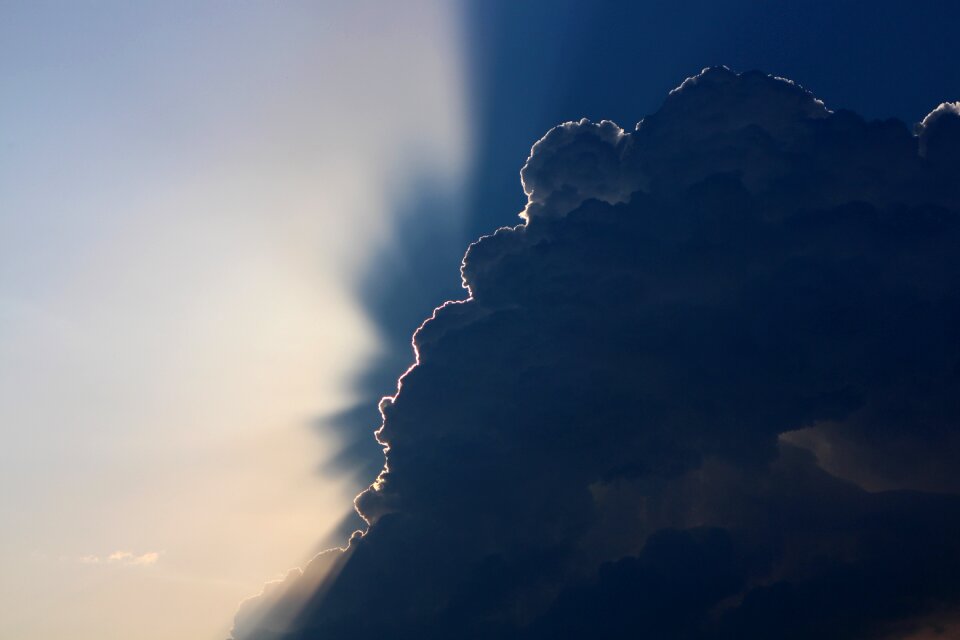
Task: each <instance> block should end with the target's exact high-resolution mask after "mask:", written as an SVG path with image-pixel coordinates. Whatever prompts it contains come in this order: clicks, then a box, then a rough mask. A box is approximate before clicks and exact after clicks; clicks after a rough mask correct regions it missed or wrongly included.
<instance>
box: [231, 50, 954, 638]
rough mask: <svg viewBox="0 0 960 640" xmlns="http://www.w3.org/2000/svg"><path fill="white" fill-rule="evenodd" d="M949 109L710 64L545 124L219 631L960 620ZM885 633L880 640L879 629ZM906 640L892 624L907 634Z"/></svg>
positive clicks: (673, 629) (844, 625)
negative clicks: (297, 540)
mask: <svg viewBox="0 0 960 640" xmlns="http://www.w3.org/2000/svg"><path fill="white" fill-rule="evenodd" d="M958 123H960V114H958V113H957V111H956V109H954V108H952V107H949V106H946V107H943V106H942V107H940V108H939V109H938V110H937V111H936V112H934V114H932V115H931V116H930V117H928V118H927V119H926V120H925V121H924V123H922V124H921V125H920V126H919V128H918V130H917V133H916V134H914V132H911V131H910V130H909V129H908V128H907V126H906V125H904V124H903V123H902V122H899V121H895V120H890V121H884V122H866V121H864V120H863V119H861V118H860V117H859V116H857V115H856V114H853V113H850V112H847V111H831V110H829V109H828V108H827V107H826V106H825V105H824V103H823V102H821V101H820V100H818V99H816V98H815V97H814V96H812V95H811V94H810V93H808V92H807V91H805V90H804V89H803V88H802V87H800V86H799V85H796V84H794V83H792V82H790V81H787V80H783V79H780V78H775V77H771V76H767V75H765V74H762V73H757V72H752V73H744V74H736V73H734V72H731V71H730V70H728V69H725V68H711V69H706V70H704V71H703V72H702V73H700V74H699V75H697V76H696V77H694V78H691V79H688V80H687V81H685V82H684V83H683V84H682V85H681V86H680V87H678V88H677V89H676V90H674V91H673V92H671V94H670V95H669V96H668V97H667V99H666V101H665V103H664V105H663V107H662V108H661V109H660V110H659V111H658V112H656V113H654V114H652V115H650V116H648V117H646V118H644V119H643V121H642V122H641V123H640V124H639V125H637V127H636V129H635V130H633V131H629V132H628V131H625V130H623V129H621V128H620V127H618V126H617V125H615V124H614V123H611V122H601V123H599V124H593V123H590V122H588V121H585V120H581V121H579V122H572V123H567V124H564V125H561V126H559V127H557V128H555V129H554V130H552V131H551V132H549V133H548V134H547V135H546V136H545V137H544V138H543V139H542V140H540V141H539V142H538V143H537V144H536V145H534V147H533V149H532V152H531V156H530V158H529V160H528V161H527V164H526V166H525V167H524V169H523V173H522V176H523V184H524V189H525V191H526V192H527V194H528V198H529V203H528V205H527V207H526V209H525V211H524V212H523V215H524V218H525V223H524V224H522V225H520V226H517V227H513V228H504V229H500V230H499V231H497V232H496V233H494V234H493V235H490V236H487V237H484V238H482V239H480V240H479V241H478V242H476V243H474V244H473V245H472V246H471V247H470V249H469V251H468V252H467V255H466V257H465V259H464V263H463V268H462V272H463V278H464V282H465V284H466V285H467V286H468V287H469V292H470V297H469V298H468V299H467V300H465V301H463V302H459V303H448V304H446V305H444V306H442V307H440V308H438V309H437V311H436V312H435V313H434V315H433V317H432V318H431V319H429V320H428V321H427V322H425V323H424V324H423V326H421V327H420V329H419V330H418V331H417V333H416V335H415V337H414V345H415V349H416V354H417V362H416V365H415V366H414V367H413V368H411V369H410V370H409V371H408V372H407V373H406V374H405V375H404V377H403V378H402V380H401V384H400V388H399V390H398V393H397V394H396V395H395V396H394V397H391V398H388V399H385V401H384V402H383V403H382V405H381V410H382V413H383V425H382V427H381V429H380V431H379V432H378V437H379V439H380V441H381V442H382V443H383V444H384V445H385V446H386V447H387V457H388V466H387V467H386V468H385V470H384V472H383V473H382V474H381V476H380V477H379V478H378V480H377V482H376V483H374V484H373V485H372V486H371V487H370V488H369V489H368V490H367V491H365V492H364V493H363V494H361V496H359V497H358V499H357V508H358V510H359V512H360V513H361V514H362V515H364V517H365V518H366V519H367V521H368V522H369V523H370V527H369V529H368V531H367V532H366V533H365V534H362V535H361V534H357V535H355V536H354V538H353V539H352V540H351V541H350V544H349V545H348V547H347V548H346V549H345V550H334V551H331V552H327V553H325V554H321V556H319V557H318V558H316V559H315V560H314V561H313V562H312V563H311V564H310V565H308V566H307V567H306V568H305V569H304V571H303V572H293V573H291V574H290V575H289V576H288V577H287V578H286V579H285V580H283V581H280V582H278V583H277V584H274V585H271V586H270V587H269V588H268V589H265V590H264V593H263V594H261V595H260V596H259V597H257V598H253V599H251V600H248V601H247V602H245V603H244V605H243V606H242V607H241V610H240V612H239V613H238V616H237V619H236V623H235V627H234V630H233V638H235V640H254V639H255V640H267V639H271V640H277V639H284V640H293V639H294V638H297V639H302V638H353V639H356V638H361V639H365V638H382V637H393V638H420V639H423V638H451V637H457V638H493V637H497V638H593V637H616V636H619V635H629V636H636V637H657V638H685V639H695V640H708V639H710V640H720V639H726V638H737V639H740V640H743V639H748V638H771V637H776V638H784V639H788V638H797V639H801V638H804V639H806V638H812V637H816V638H836V639H838V640H839V639H841V638H842V639H844V640H851V639H858V638H879V637H883V638H887V637H924V634H925V633H927V626H929V624H932V623H931V622H930V621H931V620H943V619H955V617H956V614H957V611H960V578H958V576H960V496H958V495H957V494H958V492H960V470H958V468H957V467H956V465H955V464H953V462H954V461H955V460H956V459H957V456H958V455H960V438H958V437H957V434H958V433H960V430H958V425H960V252H957V250H956V248H957V247H958V246H960V168H958V164H957V163H956V162H953V159H954V158H956V149H957V147H956V141H957V138H956V131H957V124H958ZM891 634H894V635H891ZM896 634H899V635H898V636H897V635H896Z"/></svg>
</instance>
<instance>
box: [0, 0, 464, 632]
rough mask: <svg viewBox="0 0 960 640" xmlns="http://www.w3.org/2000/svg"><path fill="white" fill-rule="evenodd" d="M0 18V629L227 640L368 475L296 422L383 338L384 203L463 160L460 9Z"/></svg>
mask: <svg viewBox="0 0 960 640" xmlns="http://www.w3.org/2000/svg"><path fill="white" fill-rule="evenodd" d="M4 12H5V13H6V14H7V15H5V20H4V21H3V24H0V69H2V71H3V77H4V78H5V85H6V86H5V89H4V95H3V97H2V98H0V116H2V118H3V122H4V123H5V131H4V133H3V134H2V138H0V143H2V146H3V149H4V152H3V154H0V429H2V430H3V436H4V439H5V442H6V443H7V444H6V446H5V447H4V448H3V451H2V453H0V482H2V483H3V486H4V487H5V489H4V492H3V493H2V494H0V518H2V520H0V522H2V528H0V560H2V562H3V566H4V572H3V575H2V577H0V601H2V602H3V603H4V604H3V613H2V616H0V637H2V638H17V639H18V640H54V639H57V640H59V639H60V638H71V640H94V639H96V640H111V639H118V640H120V639H122V640H129V639H131V638H136V639H137V640H161V639H163V640H168V639H169V638H181V639H183V640H222V638H224V637H226V633H227V630H228V629H229V627H230V624H231V622H232V620H231V618H232V615H233V612H234V610H235V607H236V605H237V603H238V602H239V601H240V600H241V599H242V598H244V597H246V596H249V595H252V594H254V593H256V592H258V591H259V590H260V588H261V586H262V584H263V582H265V581H267V580H269V579H271V578H276V577H278V576H281V575H283V574H284V573H285V572H286V570H287V569H289V568H290V567H291V566H293V565H296V564H299V563H302V562H303V561H305V560H306V559H307V558H308V557H310V556H311V555H313V554H314V553H315V552H316V551H317V545H318V544H320V543H321V542H322V541H323V540H322V539H323V537H324V535H325V534H327V533H329V532H330V531H331V530H332V529H333V527H334V526H335V525H336V524H337V522H338V521H339V520H340V519H341V518H342V517H343V516H344V515H345V514H346V512H347V511H348V510H349V509H351V508H352V498H353V496H354V494H355V493H356V492H357V491H358V490H359V488H360V487H361V486H362V485H365V484H367V483H368V482H369V481H371V480H372V478H357V477H351V476H349V475H347V476H344V477H330V476H321V475H320V474H318V473H317V471H316V469H317V468H318V467H319V465H320V464H321V463H323V462H324V461H325V460H329V459H330V458H331V457H333V456H335V455H336V454H337V452H338V448H339V447H340V443H338V442H337V441H336V440H335V438H334V436H333V435H332V434H330V433H326V434H321V433H320V432H318V430H316V429H314V428H313V427H311V423H312V422H313V421H314V420H315V419H316V418H317V417H320V416H323V415H326V414H330V413H332V412H335V411H337V410H338V409H341V408H344V407H346V406H349V404H350V403H351V402H352V401H353V400H354V399H355V398H354V396H353V393H352V391H351V389H350V388H349V380H350V376H351V374H352V373H354V372H356V371H357V370H358V369H359V368H360V367H362V366H363V365H364V364H365V363H366V361H367V359H368V358H369V357H371V356H372V355H373V354H374V353H375V352H376V350H377V348H378V340H377V336H376V334H375V329H374V328H373V327H372V326H370V324H369V322H368V321H367V319H366V318H365V317H364V315H363V313H362V311H361V310H360V309H359V308H358V306H357V304H356V302H355V300H354V298H353V295H352V292H351V291H350V289H349V284H350V283H352V282H353V281H354V278H355V277H356V274H357V270H358V269H360V268H362V267H363V266H364V265H365V264H366V261H367V260H368V259H369V258H370V256H371V255H372V253H373V252H374V251H376V250H377V249H378V248H379V247H380V246H382V245H383V243H385V242H386V241H387V239H388V234H389V232H390V227H389V218H390V215H391V203H392V202H393V201H394V200H395V199H396V198H397V197H398V196H400V195H403V194H402V193H401V190H402V189H403V185H405V184H406V183H408V182H409V181H410V180H411V179H412V178H415V177H417V176H416V174H417V173H423V174H429V175H432V176H434V178H435V179H436V180H437V181H439V182H440V183H441V184H443V183H447V184H450V185H454V184H456V181H457V180H458V179H459V177H460V172H461V171H462V169H463V163H464V157H463V154H464V149H465V148H466V140H465V139H464V135H465V134H464V131H466V128H467V127H466V126H465V120H466V114H465V105H464V103H463V91H462V90H461V87H460V85H459V82H460V80H459V78H460V76H461V74H462V69H461V57H460V56H461V54H460V51H459V50H458V47H457V45H456V41H457V33H456V22H457V16H455V15H453V12H452V6H451V5H450V3H445V2H441V1H440V0H437V1H435V2H434V1H423V2H417V3H415V4H413V5H406V4H404V5H402V6H400V5H397V6H396V7H393V6H392V5H389V4H384V3H376V6H374V4H373V3H364V2H360V3H353V2H351V3H347V2H334V3H323V5H322V6H319V7H318V6H314V3H282V4H276V3H270V4H256V5H242V6H241V5H231V6H230V7H229V8H228V7H226V6H222V5H209V6H207V7H205V8H198V7H195V6H191V5H189V4H186V5H181V6H175V5H171V4H167V3H158V4H157V5H156V6H154V7H151V8H144V7H142V6H135V5H131V4H128V3H116V4H113V5H111V4H109V3H106V4H97V5H96V6H95V7H92V8H91V7H80V6H76V5H72V4H69V3H64V4H63V5H61V6H59V7H58V8H57V10H56V11H54V10H52V9H50V8H49V7H46V8H44V7H40V6H38V5H34V4H32V3H23V4H22V5H18V6H16V7H13V8H10V7H7V8H5V9H4ZM451 188H453V187H451ZM375 427H376V425H371V432H372V430H373V429H374V428H375ZM371 437H372V435H371Z"/></svg>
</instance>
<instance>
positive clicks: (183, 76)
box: [0, 0, 960, 640]
mask: <svg viewBox="0 0 960 640" xmlns="http://www.w3.org/2000/svg"><path fill="white" fill-rule="evenodd" d="M957 13H958V9H957V8H956V6H955V5H954V4H953V3H950V2H945V1H936V2H929V3H925V4H924V5H923V6H922V7H907V6H905V5H904V4H903V3H900V2H877V3H871V7H870V10H869V11H865V10H864V5H863V3H859V2H845V1H841V2H837V1H834V2H819V1H811V2H806V3H789V4H785V3H766V2H756V1H746V0H741V1H733V2H673V3H659V2H633V3H622V2H613V1H611V0H603V1H601V2H596V3H589V5H587V4H584V3H582V2H574V1H573V0H560V1H559V2H549V3H548V2H539V1H535V2H526V3H515V2H507V1H499V0H493V1H487V2H480V1H477V2H462V3H461V2H453V1H443V0H436V1H432V0H418V1H417V2H413V3H403V5H402V6H400V5H399V3H388V2H375V1H372V0H367V1H363V2H349V3H348V2H322V3H311V2H284V3H256V2H243V3H233V4H230V5H229V6H227V5H224V4H221V3H199V4H198V3H180V2H173V3H152V4H151V3H136V4H133V3H120V2H118V3H111V2H83V3H63V2H59V3H58V2H39V3H33V2H30V3H28V2H3V3H0V79H2V89H0V122H2V123H3V128H2V133H0V435H2V437H3V438H4V442H5V446H4V447H3V448H2V453H0V456H2V464H0V482H2V485H3V486H4V487H5V489H4V490H3V492H2V493H0V523H2V525H3V526H2V527H0V558H2V560H3V564H4V567H5V572H4V575H3V577H2V578H0V603H2V605H0V636H2V637H8V636H9V637H17V638H24V639H25V640H33V639H37V640H44V639H47V638H61V637H67V636H69V637H71V638H77V639H78V640H85V639H86V638H98V639H104V638H131V637H136V638H144V639H145V640H151V639H152V638H170V637H178V638H196V639H197V640H206V639H208V638H220V639H222V638H223V637H225V636H226V634H227V633H228V630H229V629H230V627H231V624H232V617H233V613H234V611H235V610H236V607H237V604H238V602H240V600H241V599H243V598H244V597H247V596H250V595H252V594H255V593H256V592H257V591H259V590H260V587H261V585H262V584H263V583H264V582H265V581H267V580H269V579H272V578H276V577H280V576H283V575H284V574H285V573H286V571H287V569H289V568H290V567H292V566H295V565H303V564H304V563H305V562H306V561H307V560H308V559H309V558H310V557H311V556H313V555H314V554H315V553H316V552H317V551H318V550H320V549H322V548H325V547H327V546H331V545H332V544H341V543H342V542H343V540H344V539H345V538H344V536H345V532H346V531H349V530H350V529H352V528H355V527H356V526H360V525H362V524H363V523H362V521H360V520H359V519H358V518H357V517H356V516H353V515H351V513H352V499H353V496H354V495H356V494H357V493H358V492H359V491H360V490H361V489H363V487H365V486H366V485H367V484H368V483H369V482H370V481H371V480H372V479H373V478H374V477H375V476H376V473H377V471H378V470H379V468H380V467H381V466H382V462H383V457H382V453H381V451H380V447H379V446H378V445H377V443H376V442H375V441H374V440H373V439H372V437H371V435H370V434H371V432H372V431H373V429H375V428H376V427H377V426H378V424H379V422H380V416H379V415H378V413H377V402H378V400H379V398H380V397H381V396H383V395H385V394H389V393H392V392H393V390H394V388H395V383H396V379H397V376H398V375H399V374H400V373H402V372H403V371H404V370H405V369H406V368H407V366H408V365H409V364H410V363H411V361H412V357H413V354H412V353H411V349H410V335H411V333H412V332H413V330H414V329H415V328H416V327H417V326H419V325H420V323H421V322H422V321H423V319H424V318H426V317H427V316H428V315H429V314H430V312H431V310H432V309H433V308H434V307H435V306H437V305H438V304H440V303H442V302H443V301H444V300H447V299H455V298H462V297H463V296H464V295H465V294H464V292H463V291H462V289H461V288H460V278H459V273H458V266H459V263H460V260H461V258H462V256H463V252H464V250H465V248H466V246H467V244H468V243H469V242H471V241H472V240H474V239H476V238H477V237H478V236H480V235H481V234H485V233H490V232H492V231H493V230H494V229H496V228H497V227H499V226H501V225H505V224H516V223H517V222H519V219H518V218H517V214H518V213H519V212H520V210H521V209H523V208H524V206H526V204H527V196H526V194H525V193H524V191H523V189H522V187H521V184H520V180H519V171H520V168H521V167H522V166H523V165H524V163H525V161H526V160H527V157H528V155H529V154H530V147H531V145H532V144H533V143H534V142H535V141H536V140H538V139H540V138H541V137H542V136H543V135H544V133H546V131H547V130H548V129H550V128H551V127H552V126H554V125H556V124H558V123H560V122H564V121H568V120H575V119H579V118H580V117H582V116H586V117H589V118H591V119H594V120H598V121H599V120H600V119H603V118H610V119H613V120H614V121H616V122H617V123H618V124H619V125H620V126H622V127H624V128H625V129H627V130H630V129H631V128H632V127H633V125H634V124H636V122H638V121H639V120H641V119H642V118H644V117H645V116H646V115H647V114H650V113H653V112H655V111H656V110H657V109H658V108H659V107H660V105H661V103H662V102H663V99H664V97H665V96H666V95H667V92H668V91H670V90H671V89H673V88H674V87H676V86H677V85H678V84H679V83H680V82H681V81H682V80H683V79H684V78H686V77H688V76H691V75H693V74H696V73H697V72H698V71H700V69H702V68H703V67H706V66H710V65H718V64H725V65H728V66H730V67H731V68H733V69H734V70H737V71H746V70H750V69H762V70H764V71H766V72H769V73H772V74H775V75H779V76H785V77H789V78H791V79H793V80H796V81H797V82H799V83H801V84H802V85H803V86H804V87H806V88H808V89H810V90H812V91H813V92H814V93H815V94H816V95H817V96H819V97H820V98H822V99H824V100H825V101H826V103H827V105H828V106H829V107H830V108H831V109H843V108H846V109H852V110H854V111H856V112H857V113H860V114H861V115H863V116H865V117H867V118H881V119H885V118H890V117H897V118H900V119H902V120H904V121H905V122H906V123H908V124H912V123H914V122H917V121H919V120H920V119H921V118H922V117H923V116H924V115H925V114H926V113H928V112H929V111H930V110H931V109H932V108H933V107H935V106H936V105H937V104H939V103H940V102H942V101H945V100H956V99H958V98H960V95H957V94H956V91H957V87H958V86H960V66H958V65H957V64H956V61H955V55H954V52H953V51H952V48H953V47H952V41H953V37H954V34H953V30H954V27H953V26H952V25H954V24H956V20H957V19H958V18H960V16H958V15H957ZM818 442H819V441H818ZM811 446H812V445H811ZM837 464H839V462H838V463H837Z"/></svg>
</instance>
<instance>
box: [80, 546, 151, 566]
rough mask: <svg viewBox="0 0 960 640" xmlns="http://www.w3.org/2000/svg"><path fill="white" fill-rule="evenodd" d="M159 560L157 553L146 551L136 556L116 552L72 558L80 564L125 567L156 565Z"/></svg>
mask: <svg viewBox="0 0 960 640" xmlns="http://www.w3.org/2000/svg"><path fill="white" fill-rule="evenodd" d="M159 559H160V552H159V551H147V552H146V553H142V554H139V555H138V554H136V553H134V552H132V551H124V550H117V551H114V552H113V553H110V554H108V555H105V556H97V555H93V554H88V555H85V556H80V557H77V558H74V560H75V561H76V562H79V563H80V564H104V565H116V566H127V567H147V566H151V565H154V564H156V563H157V561H158V560H159Z"/></svg>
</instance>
